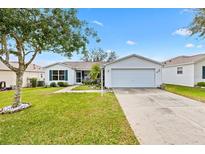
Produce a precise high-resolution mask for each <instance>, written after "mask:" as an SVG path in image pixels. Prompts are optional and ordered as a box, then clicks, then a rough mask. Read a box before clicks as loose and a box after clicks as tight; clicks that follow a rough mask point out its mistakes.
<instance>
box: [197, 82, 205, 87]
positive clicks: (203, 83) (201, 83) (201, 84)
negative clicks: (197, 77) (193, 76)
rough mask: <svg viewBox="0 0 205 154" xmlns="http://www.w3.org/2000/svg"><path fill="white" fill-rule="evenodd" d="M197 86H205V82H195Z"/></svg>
mask: <svg viewBox="0 0 205 154" xmlns="http://www.w3.org/2000/svg"><path fill="white" fill-rule="evenodd" d="M197 86H199V87H205V82H198V83H197Z"/></svg>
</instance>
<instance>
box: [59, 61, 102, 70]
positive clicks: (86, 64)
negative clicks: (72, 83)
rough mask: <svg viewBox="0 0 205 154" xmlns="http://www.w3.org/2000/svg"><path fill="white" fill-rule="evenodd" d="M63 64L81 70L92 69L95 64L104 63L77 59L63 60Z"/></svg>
mask: <svg viewBox="0 0 205 154" xmlns="http://www.w3.org/2000/svg"><path fill="white" fill-rule="evenodd" d="M62 64H64V65H66V66H68V67H69V68H73V69H80V70H90V69H91V67H92V66H93V65H94V64H100V65H102V62H83V61H75V62H63V63H62Z"/></svg>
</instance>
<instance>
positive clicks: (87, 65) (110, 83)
mask: <svg viewBox="0 0 205 154" xmlns="http://www.w3.org/2000/svg"><path fill="white" fill-rule="evenodd" d="M96 63H98V64H100V65H101V68H102V69H104V71H103V72H104V75H103V76H104V85H105V87H107V88H113V87H159V86H160V85H161V68H162V66H161V63H159V62H157V61H154V60H151V59H148V58H145V57H142V56H139V55H135V54H133V55H129V56H127V57H124V58H121V59H117V60H116V61H113V62H110V63H106V64H103V63H99V62H82V61H77V62H71V61H70V62H59V63H55V64H52V65H48V66H46V67H44V70H45V83H46V84H47V85H49V84H50V83H51V82H59V81H63V82H68V83H69V84H70V85H74V84H81V83H82V81H83V80H84V79H86V78H87V77H88V75H89V71H90V70H91V67H92V65H93V64H96Z"/></svg>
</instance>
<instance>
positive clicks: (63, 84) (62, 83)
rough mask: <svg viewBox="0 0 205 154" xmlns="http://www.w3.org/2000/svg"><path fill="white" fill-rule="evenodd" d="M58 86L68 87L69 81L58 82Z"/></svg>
mask: <svg viewBox="0 0 205 154" xmlns="http://www.w3.org/2000/svg"><path fill="white" fill-rule="evenodd" d="M58 86H59V87H68V83H67V82H58Z"/></svg>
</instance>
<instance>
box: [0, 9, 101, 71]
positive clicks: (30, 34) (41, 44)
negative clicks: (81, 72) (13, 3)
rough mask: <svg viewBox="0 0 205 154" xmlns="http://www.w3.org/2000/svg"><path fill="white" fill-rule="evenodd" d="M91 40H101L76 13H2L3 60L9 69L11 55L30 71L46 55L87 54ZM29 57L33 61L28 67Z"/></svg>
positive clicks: (0, 14) (6, 10) (35, 11)
mask: <svg viewBox="0 0 205 154" xmlns="http://www.w3.org/2000/svg"><path fill="white" fill-rule="evenodd" d="M89 36H92V37H96V38H97V34H96V32H95V31H93V29H91V28H89V27H88V26H87V23H86V22H85V21H81V20H79V19H78V17H77V10H76V9H0V39H1V49H0V55H1V58H0V60H2V61H3V62H4V63H6V64H7V65H9V64H8V60H9V55H10V54H12V55H14V56H17V57H18V58H20V59H21V61H22V63H24V64H25V68H26V67H27V66H28V65H29V64H30V63H31V62H32V60H33V59H34V58H35V56H36V55H37V54H38V53H41V52H44V51H47V52H53V53H58V54H61V55H63V56H67V57H71V55H72V53H73V52H82V53H83V52H84V51H86V44H87V43H88V42H89V40H88V37H89ZM97 41H99V40H98V38H97ZM20 55H21V56H20ZM2 56H4V57H5V58H7V59H3V58H2ZM26 56H28V57H32V58H31V59H30V60H28V62H27V63H25V60H26ZM10 68H12V67H11V66H10ZM12 70H14V71H15V70H16V69H13V68H12Z"/></svg>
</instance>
